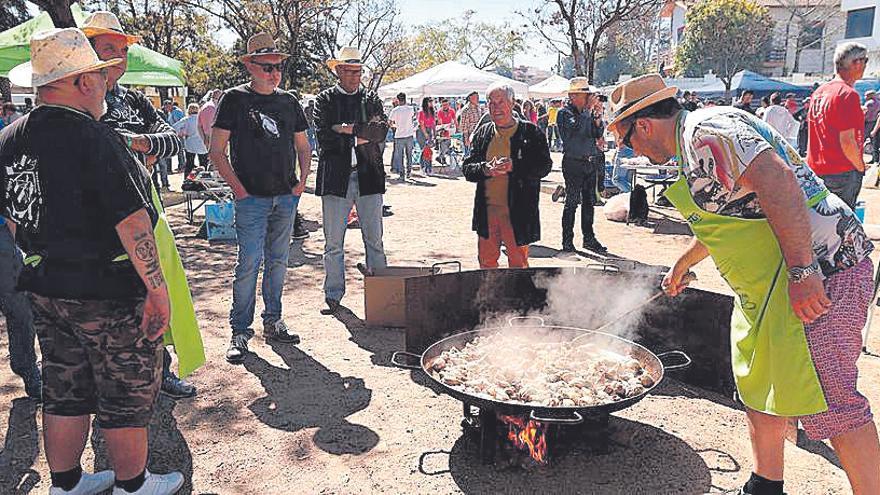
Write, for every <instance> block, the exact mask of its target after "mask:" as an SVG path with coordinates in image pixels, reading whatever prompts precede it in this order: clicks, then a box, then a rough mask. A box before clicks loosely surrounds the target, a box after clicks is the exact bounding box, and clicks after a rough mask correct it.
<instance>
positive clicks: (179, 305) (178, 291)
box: [150, 187, 205, 378]
mask: <svg viewBox="0 0 880 495" xmlns="http://www.w3.org/2000/svg"><path fill="white" fill-rule="evenodd" d="M150 192H151V193H152V200H153V206H154V207H155V208H156V212H157V213H158V214H159V220H158V221H157V222H156V226H155V227H154V228H153V235H154V236H155V237H156V248H157V249H158V251H159V264H160V265H161V267H162V275H164V276H165V284H166V285H167V286H168V298H169V299H170V301H171V324H170V325H169V328H168V331H167V332H165V345H173V346H174V352H175V354H177V363H178V365H177V367H178V370H177V372H178V374H179V375H180V377H181V378H185V377H187V376H189V375H190V374H191V373H192V372H193V371H195V370H197V369H198V368H199V367H200V366H201V365H203V364H205V347H204V345H203V344H202V335H201V333H200V332H199V323H198V321H197V320H196V312H195V308H194V307H193V301H192V295H191V294H190V292H189V284H188V283H187V280H186V272H185V271H184V270H183V263H182V262H181V261H180V254H178V252H177V245H176V244H175V242H174V233H173V232H172V231H171V227H170V226H169V225H168V218H167V217H166V216H165V209H164V208H162V201H160V200H159V195H158V194H157V193H156V188H154V187H151V188H150Z"/></svg>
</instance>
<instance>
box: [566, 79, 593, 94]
mask: <svg viewBox="0 0 880 495" xmlns="http://www.w3.org/2000/svg"><path fill="white" fill-rule="evenodd" d="M596 91H597V90H596V88H595V87H594V86H590V81H589V79H587V78H586V77H574V78H572V80H571V81H569V83H568V92H569V93H595V92H596Z"/></svg>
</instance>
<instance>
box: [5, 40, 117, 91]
mask: <svg viewBox="0 0 880 495" xmlns="http://www.w3.org/2000/svg"><path fill="white" fill-rule="evenodd" d="M122 61H123V60H122V59H121V58H114V59H111V60H107V61H102V60H101V59H99V58H98V55H97V54H95V50H93V49H92V45H90V44H89V40H88V39H87V38H86V35H85V34H84V33H83V32H82V31H80V30H79V29H76V28H64V29H49V30H47V31H41V32H39V33H36V34H34V36H33V37H32V38H31V60H30V61H29V62H25V63H23V64H21V65H18V66H16V67H14V68H13V69H12V70H11V71H9V80H10V81H12V84H15V85H16V86H22V87H25V88H30V87H33V88H38V87H40V86H45V85H47V84H49V83H53V82H55V81H58V80H61V79H64V78H65V77H70V76H75V75H78V74H83V73H85V72H93V71H96V70H99V69H103V68H104V67H110V66H113V65H118V64H120V63H122Z"/></svg>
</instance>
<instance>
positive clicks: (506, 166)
mask: <svg viewBox="0 0 880 495" xmlns="http://www.w3.org/2000/svg"><path fill="white" fill-rule="evenodd" d="M512 170H513V162H512V161H511V160H510V158H508V157H506V156H505V157H495V158H493V159H492V161H491V162H489V171H488V175H489V177H499V176H501V175H504V174H509V173H510V172H511V171H512Z"/></svg>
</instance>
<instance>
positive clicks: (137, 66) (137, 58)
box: [0, 4, 185, 86]
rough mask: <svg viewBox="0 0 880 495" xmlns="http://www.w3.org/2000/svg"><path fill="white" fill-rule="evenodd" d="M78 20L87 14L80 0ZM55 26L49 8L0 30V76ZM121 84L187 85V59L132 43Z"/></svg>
mask: <svg viewBox="0 0 880 495" xmlns="http://www.w3.org/2000/svg"><path fill="white" fill-rule="evenodd" d="M70 10H71V11H72V12H73V18H74V20H76V24H77V25H78V26H79V25H82V23H83V21H84V20H85V18H86V17H87V14H86V13H84V12H83V11H82V9H81V8H80V6H79V5H78V4H74V5H72V6H71V7H70ZM53 27H55V26H54V25H53V24H52V19H50V18H49V14H47V13H46V12H43V13H41V14H40V15H38V16H36V17H34V18H33V19H31V20H29V21H26V22H24V23H22V24H19V25H18V26H15V27H14V28H11V29H8V30H6V31H3V32H2V33H0V77H7V76H8V74H9V71H10V70H12V68H13V67H15V66H16V65H18V64H21V63H24V62H27V61H28V60H30V58H31V52H30V39H31V36H32V35H33V34H34V33H36V32H38V31H43V30H46V29H52V28H53ZM119 82H120V83H121V84H126V85H135V86H184V85H185V79H184V74H183V63H181V62H180V61H179V60H175V59H173V58H171V57H166V56H165V55H162V54H161V53H158V52H154V51H153V50H150V49H149V48H146V47H143V46H141V45H132V47H131V48H130V49H129V50H128V70H127V71H126V72H125V75H124V76H122V79H120V80H119Z"/></svg>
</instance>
